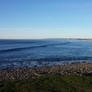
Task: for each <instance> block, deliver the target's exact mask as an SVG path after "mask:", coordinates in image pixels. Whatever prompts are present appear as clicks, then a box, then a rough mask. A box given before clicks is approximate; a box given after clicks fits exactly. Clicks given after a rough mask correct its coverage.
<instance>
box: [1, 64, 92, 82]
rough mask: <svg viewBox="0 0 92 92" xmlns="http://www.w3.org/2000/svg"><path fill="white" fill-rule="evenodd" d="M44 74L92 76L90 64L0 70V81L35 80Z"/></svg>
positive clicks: (91, 65)
mask: <svg viewBox="0 0 92 92" xmlns="http://www.w3.org/2000/svg"><path fill="white" fill-rule="evenodd" d="M45 74H53V75H71V74H77V75H85V76H92V62H82V63H72V64H67V65H53V66H41V67H32V68H27V67H26V68H16V69H3V70H0V81H2V80H22V79H28V78H36V77H39V76H43V75H45Z"/></svg>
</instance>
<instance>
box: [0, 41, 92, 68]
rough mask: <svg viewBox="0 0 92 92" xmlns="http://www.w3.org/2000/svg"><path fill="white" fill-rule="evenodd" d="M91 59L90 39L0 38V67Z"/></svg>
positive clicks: (19, 66)
mask: <svg viewBox="0 0 92 92" xmlns="http://www.w3.org/2000/svg"><path fill="white" fill-rule="evenodd" d="M86 61H92V41H86V40H54V39H53V40H49V39H47V40H0V69H4V68H21V67H32V66H44V65H58V64H59V65H61V64H70V63H76V62H86Z"/></svg>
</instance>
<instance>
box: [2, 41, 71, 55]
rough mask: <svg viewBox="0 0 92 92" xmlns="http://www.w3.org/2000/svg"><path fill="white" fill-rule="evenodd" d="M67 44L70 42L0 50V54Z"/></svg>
mask: <svg viewBox="0 0 92 92" xmlns="http://www.w3.org/2000/svg"><path fill="white" fill-rule="evenodd" d="M69 43H70V42H65V43H58V44H45V45H36V46H31V47H21V48H10V49H6V50H0V53H5V52H12V51H21V50H26V49H32V48H42V47H48V46H57V45H66V44H69Z"/></svg>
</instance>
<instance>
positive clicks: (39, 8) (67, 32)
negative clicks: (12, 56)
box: [0, 0, 92, 39]
mask: <svg viewBox="0 0 92 92" xmlns="http://www.w3.org/2000/svg"><path fill="white" fill-rule="evenodd" d="M91 10H92V1H91V0H26V1H25V0H4V1H2V0H1V1H0V39H48V38H50V39H51V38H59V39H60V38H61V39H62V38H83V39H84V38H87V39H88V38H89V39H92V12H91Z"/></svg>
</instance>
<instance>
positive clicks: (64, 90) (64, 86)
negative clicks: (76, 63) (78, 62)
mask: <svg viewBox="0 0 92 92" xmlns="http://www.w3.org/2000/svg"><path fill="white" fill-rule="evenodd" d="M0 92H92V77H89V76H79V75H75V74H72V75H52V74H46V75H43V76H40V77H38V78H29V79H25V80H7V81H1V82H0Z"/></svg>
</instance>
